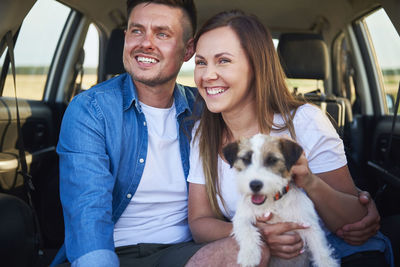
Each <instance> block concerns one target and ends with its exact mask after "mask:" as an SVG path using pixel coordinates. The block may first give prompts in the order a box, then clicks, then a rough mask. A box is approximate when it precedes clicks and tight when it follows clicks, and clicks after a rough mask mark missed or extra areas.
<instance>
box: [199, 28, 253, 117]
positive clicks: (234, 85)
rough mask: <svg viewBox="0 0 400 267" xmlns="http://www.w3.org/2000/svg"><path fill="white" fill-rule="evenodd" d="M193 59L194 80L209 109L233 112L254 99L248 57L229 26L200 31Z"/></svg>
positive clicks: (216, 111)
mask: <svg viewBox="0 0 400 267" xmlns="http://www.w3.org/2000/svg"><path fill="white" fill-rule="evenodd" d="M195 62H196V67H195V69H194V80H195V82H196V85H197V87H198V89H199V92H200V94H201V96H202V97H203V98H204V100H205V102H206V104H207V108H208V109H209V110H210V111H211V112H214V113H219V112H221V113H226V114H228V113H232V114H235V113H236V112H241V111H242V109H243V108H244V107H245V106H247V105H249V104H251V103H252V102H255V93H254V90H251V88H250V84H251V80H252V77H253V74H252V70H251V67H250V64H249V60H248V58H247V55H246V53H245V51H244V50H243V48H242V47H241V45H240V41H239V38H238V37H237V35H236V33H235V32H234V31H233V30H232V29H231V28H230V27H228V26H225V27H220V28H216V29H214V30H211V31H208V32H206V33H204V34H203V35H202V36H201V37H200V39H199V40H198V43H197V47H196V58H195ZM254 105H255V104H254Z"/></svg>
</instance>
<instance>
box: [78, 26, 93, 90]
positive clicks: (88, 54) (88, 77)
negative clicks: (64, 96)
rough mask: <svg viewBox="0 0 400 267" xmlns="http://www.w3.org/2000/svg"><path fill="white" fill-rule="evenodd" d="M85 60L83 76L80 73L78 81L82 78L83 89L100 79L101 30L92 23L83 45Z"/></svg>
mask: <svg viewBox="0 0 400 267" xmlns="http://www.w3.org/2000/svg"><path fill="white" fill-rule="evenodd" d="M83 51H84V61H83V73H82V77H80V75H78V77H77V78H76V79H77V82H76V83H79V82H80V79H82V85H81V89H82V90H87V89H89V88H90V87H92V86H93V85H95V84H96V83H97V81H98V75H97V71H98V66H99V32H98V30H97V28H96V27H95V26H94V24H93V23H92V24H90V26H89V29H88V32H87V34H86V39H85V43H84V45H83Z"/></svg>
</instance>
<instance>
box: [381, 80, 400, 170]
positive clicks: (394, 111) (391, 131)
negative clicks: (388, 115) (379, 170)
mask: <svg viewBox="0 0 400 267" xmlns="http://www.w3.org/2000/svg"><path fill="white" fill-rule="evenodd" d="M399 102H400V82H399V89H398V90H397V97H396V104H395V105H394V110H393V120H392V129H391V130H390V136H389V142H388V146H387V147H388V149H386V154H385V162H384V163H385V165H384V166H385V167H389V166H387V164H389V157H390V148H391V147H392V141H393V135H394V130H395V126H396V122H397V120H396V119H397V113H398V112H399Z"/></svg>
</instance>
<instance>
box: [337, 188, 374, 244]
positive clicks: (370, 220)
mask: <svg viewBox="0 0 400 267" xmlns="http://www.w3.org/2000/svg"><path fill="white" fill-rule="evenodd" d="M358 200H359V201H360V203H361V204H362V205H364V206H366V207H367V210H368V213H367V215H366V216H365V217H364V218H362V219H361V220H360V221H358V222H355V223H353V224H346V225H344V226H343V227H342V228H340V229H339V230H338V231H337V232H336V235H338V236H339V237H341V238H343V239H344V241H346V242H347V243H349V244H350V245H361V244H363V243H365V242H366V241H367V240H368V239H369V238H370V237H372V236H374V235H375V234H376V233H377V232H378V230H379V227H380V226H379V222H380V219H381V217H380V216H379V212H378V210H377V209H376V206H375V203H374V201H373V200H372V199H371V196H370V194H369V193H368V192H366V191H361V192H359V194H358Z"/></svg>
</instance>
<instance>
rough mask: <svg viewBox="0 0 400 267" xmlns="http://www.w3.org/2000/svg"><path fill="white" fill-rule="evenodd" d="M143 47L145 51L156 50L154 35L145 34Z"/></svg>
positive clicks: (142, 41)
mask: <svg viewBox="0 0 400 267" xmlns="http://www.w3.org/2000/svg"><path fill="white" fill-rule="evenodd" d="M141 46H142V47H143V48H145V49H151V50H153V49H154V39H153V35H152V34H149V33H147V34H145V35H143V38H142V40H141Z"/></svg>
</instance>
